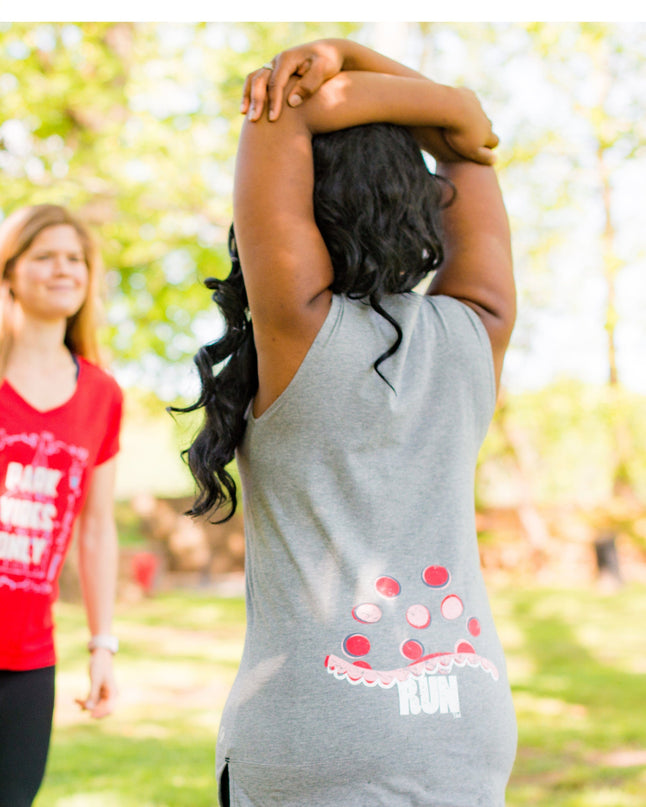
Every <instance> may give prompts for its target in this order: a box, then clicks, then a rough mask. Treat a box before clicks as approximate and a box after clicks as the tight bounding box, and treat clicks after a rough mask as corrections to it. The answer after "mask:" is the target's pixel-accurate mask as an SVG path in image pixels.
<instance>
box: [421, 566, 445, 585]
mask: <svg viewBox="0 0 646 807" xmlns="http://www.w3.org/2000/svg"><path fill="white" fill-rule="evenodd" d="M450 579H451V575H450V574H449V571H448V569H445V568H444V566H427V567H426V568H425V569H424V571H423V572H422V580H423V581H424V582H425V583H426V585H427V586H430V587H431V588H443V587H444V586H447V585H448V584H449V580H450Z"/></svg>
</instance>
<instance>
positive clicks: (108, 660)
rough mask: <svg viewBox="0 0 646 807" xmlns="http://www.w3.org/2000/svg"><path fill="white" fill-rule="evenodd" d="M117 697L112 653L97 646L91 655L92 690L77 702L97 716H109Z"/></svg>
mask: <svg viewBox="0 0 646 807" xmlns="http://www.w3.org/2000/svg"><path fill="white" fill-rule="evenodd" d="M116 698H117V684H116V681H115V679H114V672H113V670H112V653H111V652H110V651H109V650H106V649H105V648H104V647H97V648H96V650H93V651H92V655H91V656H90V692H89V694H88V696H87V698H85V700H82V699H81V698H77V699H76V702H77V703H78V705H79V706H80V707H81V709H86V710H87V711H89V712H90V715H91V716H92V717H95V718H100V717H107V715H109V714H111V713H112V711H113V709H114V704H115V701H116Z"/></svg>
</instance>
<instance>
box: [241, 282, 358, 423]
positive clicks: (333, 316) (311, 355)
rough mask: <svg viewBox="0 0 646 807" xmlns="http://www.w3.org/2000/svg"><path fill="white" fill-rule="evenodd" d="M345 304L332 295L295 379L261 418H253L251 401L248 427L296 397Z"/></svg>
mask: <svg viewBox="0 0 646 807" xmlns="http://www.w3.org/2000/svg"><path fill="white" fill-rule="evenodd" d="M343 304H344V299H343V297H342V296H341V295H339V294H333V295H332V302H331V304H330V310H329V311H328V313H327V316H326V317H325V320H324V321H323V324H322V325H321V327H320V329H319V332H318V333H317V334H316V336H315V337H314V341H313V342H312V344H311V345H310V348H309V350H308V351H307V353H306V354H305V358H304V359H303V361H302V362H301V364H300V366H299V368H298V370H297V371H296V372H295V373H294V377H293V378H292V380H291V381H290V382H289V384H288V385H287V386H286V387H285V389H284V390H283V391H282V392H281V394H280V395H279V396H278V398H276V400H275V401H274V402H273V403H272V405H271V406H270V407H269V408H268V409H266V410H265V411H264V412H263V413H262V415H260V417H257V418H256V417H254V416H253V400H251V402H250V403H249V406H248V407H247V412H246V418H247V426H252V425H257V424H260V423H264V422H265V420H269V419H270V418H271V416H272V415H273V414H274V413H275V412H276V411H277V410H278V409H280V408H281V407H282V406H283V405H284V404H285V402H286V401H288V400H289V399H290V398H291V397H292V396H293V395H294V391H295V390H296V389H297V387H298V386H299V384H300V383H301V381H302V378H303V376H304V375H306V373H307V372H308V368H309V366H310V365H311V364H312V362H313V361H315V359H316V356H317V354H318V353H320V351H321V350H322V349H323V348H324V347H325V344H326V342H327V341H328V339H329V338H330V337H331V336H332V334H333V333H334V331H335V330H336V328H337V325H338V322H339V320H340V318H341V314H342V313H343Z"/></svg>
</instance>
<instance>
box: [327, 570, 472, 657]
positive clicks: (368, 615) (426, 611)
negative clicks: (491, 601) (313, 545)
mask: <svg viewBox="0 0 646 807" xmlns="http://www.w3.org/2000/svg"><path fill="white" fill-rule="evenodd" d="M422 580H423V581H424V583H425V584H426V585H427V586H428V587H429V588H432V589H442V588H446V587H447V586H448V585H449V583H450V582H451V573H450V572H449V570H448V569H447V568H446V567H444V566H426V567H425V568H424V569H423V570H422ZM374 590H375V592H376V593H377V594H379V595H380V596H381V597H382V598H384V599H391V600H392V599H395V598H397V597H399V596H400V595H402V586H401V584H400V583H399V581H398V580H397V579H396V578H395V577H393V576H391V575H381V576H380V577H377V578H376V579H375V582H374ZM402 604H403V603H402ZM439 611H440V614H441V616H442V617H443V619H445V620H448V621H450V622H453V621H455V620H458V619H459V618H460V617H462V616H463V614H464V603H463V601H462V599H461V598H460V597H459V596H458V595H457V594H453V593H450V594H447V595H446V596H445V597H444V598H443V599H442V601H441V603H440V606H439ZM383 616H384V613H383V611H382V607H380V606H379V605H377V603H375V602H360V603H358V604H357V605H355V606H354V607H353V608H352V617H353V619H354V620H355V621H356V622H359V623H361V624H362V625H364V626H366V628H369V627H370V626H371V625H376V624H377V623H378V622H381V621H382V619H383ZM405 619H406V623H407V624H408V626H409V627H410V628H413V629H415V630H419V631H422V630H425V629H427V628H429V627H430V626H431V623H432V620H433V616H432V614H431V610H430V608H429V607H428V606H427V605H423V604H422V603H420V602H414V603H413V604H411V605H408V606H406V610H405ZM458 624H460V625H462V629H464V626H465V624H466V629H467V631H468V633H469V634H470V635H471V636H474V637H477V636H479V635H480V622H479V620H478V619H476V617H474V616H470V617H469V618H468V619H466V620H465V622H463V621H462V620H460V622H459V623H458ZM426 635H428V634H426ZM373 638H374V637H373ZM424 641H426V640H424ZM372 649H373V648H372V644H371V641H370V639H369V638H368V636H367V635H365V633H352V634H350V635H349V636H347V637H346V638H345V640H344V642H343V651H344V653H345V655H346V656H348V657H350V658H351V659H352V664H353V665H354V666H357V667H363V668H365V669H366V670H370V669H372V667H371V665H370V664H369V663H368V662H367V661H366V660H365V659H363V658H362V657H365V656H368V655H369V654H370V652H371V650H372ZM437 650H439V651H441V652H435V653H431V654H430V656H428V658H430V657H433V656H440V655H442V648H437ZM444 652H454V653H462V654H464V653H475V649H474V648H473V645H472V644H471V643H470V642H468V641H465V640H459V641H458V642H457V644H456V645H455V649H454V650H453V651H448V649H444ZM424 653H425V649H424V645H423V644H422V642H421V641H419V640H418V639H413V638H412V637H408V638H406V639H405V640H404V641H403V642H401V644H400V645H399V654H400V655H401V656H403V657H404V658H405V659H407V660H408V663H409V664H415V663H416V662H417V661H418V660H419V659H422V657H424V658H427V656H425V655H424Z"/></svg>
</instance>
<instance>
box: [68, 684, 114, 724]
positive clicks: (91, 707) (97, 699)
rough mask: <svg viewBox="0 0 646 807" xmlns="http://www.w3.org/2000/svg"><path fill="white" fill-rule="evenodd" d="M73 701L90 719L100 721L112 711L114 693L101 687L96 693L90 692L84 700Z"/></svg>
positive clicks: (107, 688) (105, 687)
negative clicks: (88, 714) (87, 713)
mask: <svg viewBox="0 0 646 807" xmlns="http://www.w3.org/2000/svg"><path fill="white" fill-rule="evenodd" d="M75 701H76V703H78V705H79V706H80V707H81V709H83V711H87V712H89V713H90V716H91V717H93V718H95V719H100V718H102V717H107V716H108V715H109V714H112V712H113V711H114V705H115V701H116V692H115V691H114V690H111V689H110V688H109V687H107V686H102V687H101V688H100V689H99V691H98V692H93V691H90V694H89V695H88V696H87V698H85V700H83V699H82V698H76V699H75Z"/></svg>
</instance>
